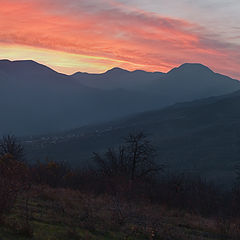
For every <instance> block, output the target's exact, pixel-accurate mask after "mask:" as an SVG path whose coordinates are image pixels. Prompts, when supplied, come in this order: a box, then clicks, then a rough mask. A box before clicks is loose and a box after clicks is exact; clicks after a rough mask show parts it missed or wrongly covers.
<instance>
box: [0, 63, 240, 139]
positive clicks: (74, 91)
mask: <svg viewBox="0 0 240 240" xmlns="http://www.w3.org/2000/svg"><path fill="white" fill-rule="evenodd" d="M238 89H240V84H239V82H238V81H237V80H234V79H231V78H229V77H227V76H223V75H220V74H217V73H214V72H213V71H212V70H210V69H209V68H207V67H206V66H203V65H201V64H183V65H181V66H180V67H178V68H174V69H173V70H171V71H169V72H168V73H160V72H155V73H151V72H145V71H140V70H138V71H132V72H130V71H127V70H123V69H120V68H114V69H111V70H109V71H107V72H105V73H102V74H87V73H76V74H73V75H65V74H61V73H58V72H56V71H54V70H52V69H50V68H49V67H46V66H44V65H41V64H39V63H36V62H34V61H9V60H1V61H0V109H1V111H2V114H1V124H0V135H2V134H8V133H13V134H15V135H17V136H23V135H35V134H47V133H54V132H58V131H65V130H68V129H72V128H77V127H80V126H84V125H88V124H97V123H101V122H105V121H110V120H114V119H119V118H123V117H126V116H129V115H133V114H136V113H141V112H145V111H149V110H156V109H160V108H163V107H166V106H169V105H171V104H174V103H177V102H183V101H191V100H195V99H201V98H205V97H210V96H218V95H222V94H227V93H231V92H233V91H236V90H238Z"/></svg>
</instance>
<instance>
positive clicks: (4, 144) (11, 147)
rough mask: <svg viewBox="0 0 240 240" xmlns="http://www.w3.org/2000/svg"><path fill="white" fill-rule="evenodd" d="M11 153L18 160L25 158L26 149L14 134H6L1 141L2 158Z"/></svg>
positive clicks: (0, 156) (0, 151) (0, 153)
mask: <svg viewBox="0 0 240 240" xmlns="http://www.w3.org/2000/svg"><path fill="white" fill-rule="evenodd" d="M5 155H11V157H12V158H13V159H14V160H16V161H23V160H24V150H23V147H22V145H21V144H19V143H18V142H17V139H16V138H15V136H13V135H8V136H4V137H3V138H2V140H1V141H0V158H2V157H4V156H5Z"/></svg>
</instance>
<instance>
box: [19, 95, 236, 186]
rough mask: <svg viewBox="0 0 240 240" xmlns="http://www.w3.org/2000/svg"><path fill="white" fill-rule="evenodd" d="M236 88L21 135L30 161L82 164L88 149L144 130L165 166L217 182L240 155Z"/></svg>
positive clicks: (230, 171)
mask: <svg viewBox="0 0 240 240" xmlns="http://www.w3.org/2000/svg"><path fill="white" fill-rule="evenodd" d="M239 109H240V91H237V92H234V93H232V94H227V95H224V96H218V97H210V98H207V99H203V100H196V101H193V102H186V103H179V104H175V105H173V106H170V107H167V108H164V109H162V110H157V111H150V112H145V113H142V114H137V115H135V116H131V117H127V118H123V119H121V120H117V121H112V122H108V123H105V124H99V125H95V126H86V127H82V128H78V129H74V130H71V131H67V132H64V133H59V134H56V135H51V136H42V137H38V138H31V139H30V138H28V139H25V140H24V144H25V147H26V149H27V151H28V153H29V155H28V157H29V159H31V160H32V161H34V160H36V156H37V157H38V158H39V159H42V160H43V159H45V158H47V157H48V158H49V159H53V160H61V161H67V162H70V163H71V165H73V166H81V165H82V164H88V163H90V162H91V156H92V152H100V153H101V152H102V153H103V152H104V151H106V150H107V149H108V148H110V147H117V146H119V145H120V144H122V143H123V141H124V137H126V136H127V135H128V134H129V133H132V132H139V131H143V132H144V133H145V134H147V135H148V137H149V139H150V140H151V141H152V143H153V145H154V146H155V148H156V149H157V161H158V162H159V163H163V164H164V165H165V167H166V171H172V172H184V173H194V174H197V175H201V176H204V177H206V178H207V179H210V180H213V181H216V182H218V183H223V184H226V183H229V182H230V181H232V180H233V179H234V178H235V172H234V171H235V168H236V166H237V165H239V163H240V162H239V161H240V158H239V155H240V111H239Z"/></svg>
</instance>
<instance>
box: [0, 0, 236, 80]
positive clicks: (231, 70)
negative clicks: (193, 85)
mask: <svg viewBox="0 0 240 240" xmlns="http://www.w3.org/2000/svg"><path fill="white" fill-rule="evenodd" d="M239 9H240V1H239V0H168V1H166V0H0V59H10V60H16V59H32V60H35V61H38V62H40V63H43V64H46V65H48V66H50V67H52V68H53V69H55V70H57V71H60V72H64V73H67V74H71V73H73V72H76V71H83V72H104V71H106V70H107V69H110V68H112V67H122V68H125V69H128V70H134V69H143V70H147V71H163V72H166V71H168V70H170V69H171V68H173V67H176V66H178V65H180V64H182V63H185V62H199V63H202V64H205V65H207V66H209V67H210V68H212V69H213V70H214V71H217V72H220V73H223V74H226V75H229V76H231V77H234V78H239V79H240V14H239Z"/></svg>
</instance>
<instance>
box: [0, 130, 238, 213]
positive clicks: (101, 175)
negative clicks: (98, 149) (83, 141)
mask: <svg viewBox="0 0 240 240" xmlns="http://www.w3.org/2000/svg"><path fill="white" fill-rule="evenodd" d="M93 160H94V164H93V166H92V167H89V168H79V169H73V168H71V166H69V165H68V164H66V163H65V162H54V161H51V160H46V161H43V162H37V163H35V164H34V165H31V166H30V165H28V164H27V163H26V161H25V160H24V151H23V148H22V146H21V145H20V144H19V143H18V142H17V140H16V138H15V137H13V136H7V137H4V138H3V139H2V141H1V142H0V216H1V215H2V214H3V213H5V212H7V211H9V210H10V209H11V207H12V206H13V205H14V202H15V201H16V198H17V196H18V195H19V194H20V193H21V192H24V191H26V190H28V189H29V186H31V185H41V186H50V187H52V188H71V189H77V190H81V191H84V192H91V193H93V194H114V195H115V196H121V197H123V198H126V199H129V198H131V200H132V201H140V200H143V199H146V200H147V201H150V202H152V203H154V204H162V205H165V206H168V207H170V208H176V209H184V210H187V211H190V212H195V213H197V214H201V215H204V216H218V215H223V216H228V217H229V216H231V217H236V216H238V217H239V216H240V205H239V202H240V187H239V185H238V184H236V185H235V186H234V187H233V188H232V190H231V191H228V192H226V191H224V190H222V189H219V188H218V187H217V186H215V185H214V184H211V183H209V182H207V181H206V180H203V179H202V178H200V177H192V176H187V175H184V174H181V175H176V174H175V175H174V174H170V175H167V174H164V171H162V170H163V169H164V167H163V166H162V165H160V164H158V163H157V162H158V161H157V160H158V156H157V155H156V151H155V149H154V147H153V145H152V144H151V142H150V141H149V140H148V138H147V137H146V136H145V135H144V134H143V133H136V134H129V135H128V136H127V137H126V138H125V141H124V144H122V145H121V146H119V147H118V148H110V149H108V150H107V151H106V152H105V153H103V154H99V153H93Z"/></svg>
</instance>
